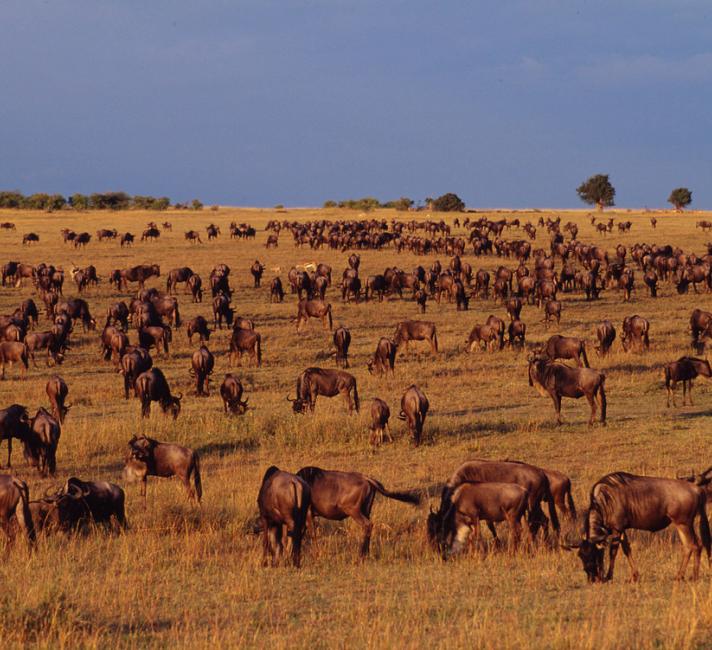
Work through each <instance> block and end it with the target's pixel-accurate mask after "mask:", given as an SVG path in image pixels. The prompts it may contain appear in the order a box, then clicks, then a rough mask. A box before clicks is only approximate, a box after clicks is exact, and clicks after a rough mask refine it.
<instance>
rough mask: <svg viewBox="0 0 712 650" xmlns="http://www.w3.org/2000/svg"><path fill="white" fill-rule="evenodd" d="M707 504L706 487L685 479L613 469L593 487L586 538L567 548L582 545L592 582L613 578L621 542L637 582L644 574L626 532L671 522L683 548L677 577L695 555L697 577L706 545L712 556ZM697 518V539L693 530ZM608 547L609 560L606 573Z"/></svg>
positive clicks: (580, 551)
mask: <svg viewBox="0 0 712 650" xmlns="http://www.w3.org/2000/svg"><path fill="white" fill-rule="evenodd" d="M705 503H706V498H705V492H704V490H703V489H702V488H701V487H699V486H697V485H692V484H690V483H688V482H686V481H682V480H677V479H670V478H658V477H653V476H636V475H634V474H628V473H627V472H614V473H612V474H608V475H606V476H604V477H603V478H601V479H599V480H598V481H597V482H596V483H595V484H594V486H593V487H592V488H591V499H590V503H589V508H588V511H587V512H586V518H585V523H584V537H583V539H582V540H581V541H580V542H577V543H575V544H571V545H568V546H567V547H566V548H576V549H578V556H579V558H580V559H581V562H582V564H583V569H584V571H585V572H586V577H587V579H588V581H589V582H604V581H608V580H612V579H613V567H614V565H615V561H616V554H617V553H618V547H619V546H622V547H623V553H624V554H625V556H626V558H627V559H628V563H629V564H630V569H631V579H632V580H633V581H637V580H638V579H639V577H640V573H639V572H638V569H637V567H636V566H635V563H634V561H633V556H632V553H631V548H630V542H629V540H628V535H627V532H626V531H628V530H630V529H633V530H647V531H650V532H657V531H659V530H663V529H664V528H667V527H668V526H669V525H670V524H671V523H672V524H674V525H675V528H677V532H678V535H679V536H680V541H681V542H682V547H683V549H682V561H681V562H680V567H679V569H678V571H677V576H676V579H677V580H681V579H684V577H685V572H686V569H687V564H688V562H689V560H690V557H692V556H694V560H693V567H692V578H693V580H696V579H697V578H698V577H699V572H700V556H701V554H702V548H704V549H705V551H706V552H707V557H708V559H709V557H710V529H709V522H708V520H707V512H706V510H705ZM697 518H699V531H700V536H699V539H698V537H697V535H696V533H695V519H697ZM700 542H701V543H700ZM606 546H608V557H609V565H608V571H607V572H606V573H605V575H604V572H603V568H604V567H603V562H604V558H603V556H604V549H605V547H606Z"/></svg>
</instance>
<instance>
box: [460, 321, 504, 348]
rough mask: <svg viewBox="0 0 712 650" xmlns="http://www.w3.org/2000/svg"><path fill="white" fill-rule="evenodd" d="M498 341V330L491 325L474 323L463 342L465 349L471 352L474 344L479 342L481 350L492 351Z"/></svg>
mask: <svg viewBox="0 0 712 650" xmlns="http://www.w3.org/2000/svg"><path fill="white" fill-rule="evenodd" d="M498 341H499V330H498V328H496V327H495V326H492V325H475V326H473V328H472V330H471V331H470V336H468V337H467V341H466V342H465V350H466V351H467V352H473V351H474V348H475V344H476V343H479V344H480V346H481V348H482V349H483V350H489V351H490V352H494V350H495V348H496V347H497V343H498Z"/></svg>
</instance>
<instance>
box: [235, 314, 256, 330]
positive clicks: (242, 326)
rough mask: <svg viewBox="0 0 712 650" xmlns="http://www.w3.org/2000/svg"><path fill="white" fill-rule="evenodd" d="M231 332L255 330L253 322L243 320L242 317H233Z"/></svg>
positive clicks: (247, 319) (246, 319)
mask: <svg viewBox="0 0 712 650" xmlns="http://www.w3.org/2000/svg"><path fill="white" fill-rule="evenodd" d="M232 329H233V330H253V329H255V322H254V321H253V320H250V319H249V318H244V317H243V316H235V318H234V319H233V321H232Z"/></svg>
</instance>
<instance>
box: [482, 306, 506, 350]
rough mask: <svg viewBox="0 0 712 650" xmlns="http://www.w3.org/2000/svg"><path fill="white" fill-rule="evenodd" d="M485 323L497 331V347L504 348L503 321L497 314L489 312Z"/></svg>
mask: <svg viewBox="0 0 712 650" xmlns="http://www.w3.org/2000/svg"><path fill="white" fill-rule="evenodd" d="M485 325H489V327H493V328H494V329H495V330H496V331H497V338H498V339H499V349H500V350H504V331H505V324H504V321H503V320H502V319H501V318H499V317H498V316H494V315H493V314H490V315H489V316H488V317H487V320H486V321H485Z"/></svg>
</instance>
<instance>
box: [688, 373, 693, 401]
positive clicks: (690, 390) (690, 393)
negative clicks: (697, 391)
mask: <svg viewBox="0 0 712 650" xmlns="http://www.w3.org/2000/svg"><path fill="white" fill-rule="evenodd" d="M687 397H688V399H689V400H690V406H694V404H693V403H692V379H690V380H689V381H688V382H687Z"/></svg>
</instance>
